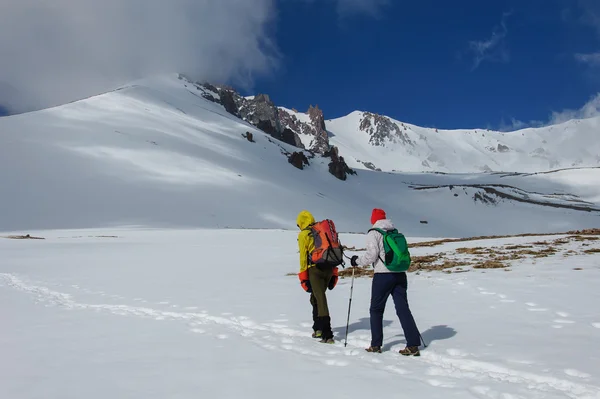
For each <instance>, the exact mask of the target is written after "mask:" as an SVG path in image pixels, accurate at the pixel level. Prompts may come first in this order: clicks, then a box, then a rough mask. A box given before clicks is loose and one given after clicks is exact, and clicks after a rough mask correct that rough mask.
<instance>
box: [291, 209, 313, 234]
mask: <svg viewBox="0 0 600 399" xmlns="http://www.w3.org/2000/svg"><path fill="white" fill-rule="evenodd" d="M314 223H315V218H314V217H313V215H311V213H310V212H309V211H302V212H300V213H299V214H298V217H297V218H296V225H297V226H298V227H299V228H300V230H304V229H305V228H307V227H308V226H310V225H311V224H314Z"/></svg>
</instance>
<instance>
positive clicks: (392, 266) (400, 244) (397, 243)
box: [369, 229, 410, 272]
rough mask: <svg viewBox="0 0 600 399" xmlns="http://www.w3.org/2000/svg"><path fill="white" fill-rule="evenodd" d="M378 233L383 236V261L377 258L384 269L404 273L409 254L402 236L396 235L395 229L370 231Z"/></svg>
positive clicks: (408, 265) (400, 234)
mask: <svg viewBox="0 0 600 399" xmlns="http://www.w3.org/2000/svg"><path fill="white" fill-rule="evenodd" d="M371 230H375V231H378V232H380V233H381V234H382V235H383V249H384V251H385V260H383V259H381V256H380V257H379V260H381V261H382V262H383V264H384V265H385V267H387V268H388V270H390V271H392V272H405V271H407V270H408V268H409V267H410V252H409V251H408V243H407V242H406V238H405V237H404V234H402V233H398V230H397V229H393V230H388V231H385V230H382V229H370V230H369V231H371Z"/></svg>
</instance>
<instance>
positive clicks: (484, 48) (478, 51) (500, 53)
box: [469, 12, 512, 70]
mask: <svg viewBox="0 0 600 399" xmlns="http://www.w3.org/2000/svg"><path fill="white" fill-rule="evenodd" d="M511 14H512V12H508V13H503V14H502V20H501V21H500V25H499V26H496V27H494V29H493V31H492V36H491V37H490V38H489V39H488V40H473V41H470V42H469V50H470V51H471V52H472V53H473V57H474V58H473V67H472V70H475V69H477V68H478V67H479V65H481V63H482V62H484V61H488V62H504V63H506V62H508V61H510V53H509V51H508V48H507V47H506V42H505V39H506V35H507V34H508V29H507V27H506V18H507V17H509V16H510V15H511Z"/></svg>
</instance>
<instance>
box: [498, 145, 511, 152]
mask: <svg viewBox="0 0 600 399" xmlns="http://www.w3.org/2000/svg"><path fill="white" fill-rule="evenodd" d="M508 151H510V148H508V147H507V146H505V145H503V144H498V152H508Z"/></svg>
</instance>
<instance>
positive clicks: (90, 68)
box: [0, 0, 600, 130]
mask: <svg viewBox="0 0 600 399" xmlns="http://www.w3.org/2000/svg"><path fill="white" fill-rule="evenodd" d="M106 1H110V2H111V6H110V7H109V6H99V5H98V4H100V3H98V2H96V1H94V0H80V1H78V2H77V3H76V4H75V3H73V2H68V1H65V2H60V4H59V3H56V4H55V5H54V6H53V7H52V8H49V9H48V10H46V11H47V12H42V11H43V10H42V9H41V8H40V7H42V6H41V5H40V4H38V3H37V2H36V6H35V7H32V6H31V5H30V4H28V2H27V1H25V0H23V1H19V2H14V3H11V6H10V7H9V8H7V12H4V13H0V54H9V55H11V57H4V58H1V57H0V58H1V59H2V61H5V63H3V64H1V65H0V66H1V67H0V114H2V113H3V112H4V113H5V112H6V111H3V110H2V105H4V106H5V108H6V107H7V106H9V105H10V106H11V107H12V108H13V109H17V110H19V109H21V110H27V109H35V107H38V108H41V107H47V106H51V105H57V104H62V103H65V102H68V101H73V100H76V99H79V98H85V97H87V96H90V95H94V94H98V93H101V92H104V91H107V90H111V89H112V88H114V87H117V86H119V85H121V84H125V83H128V82H130V81H131V80H133V79H137V78H139V77H143V76H145V75H146V74H152V73H159V71H163V70H165V69H166V70H168V72H184V73H192V74H195V75H196V77H197V78H198V79H201V80H202V79H206V80H209V81H213V82H218V81H220V80H219V79H221V80H225V81H230V83H232V84H234V85H235V83H234V82H235V77H236V76H242V77H243V78H242V79H241V81H242V82H245V83H248V81H247V80H246V79H244V78H245V77H246V76H248V75H251V76H254V77H255V79H254V81H253V82H250V83H252V85H251V86H250V87H251V90H250V91H245V94H256V93H259V92H262V93H268V94H269V95H270V96H271V98H272V99H273V100H274V101H275V102H276V103H277V104H278V105H283V106H286V107H289V108H296V109H298V110H302V111H304V110H306V109H307V108H308V106H309V105H311V104H312V105H314V104H318V105H319V106H320V107H321V108H322V109H323V110H324V112H325V117H326V118H336V117H340V116H344V115H346V114H348V113H350V112H352V111H354V110H357V109H358V110H365V111H371V112H376V113H380V114H385V115H388V116H391V117H393V118H395V119H399V120H402V121H405V122H409V123H414V124H417V125H422V126H430V127H439V128H486V127H490V128H502V129H503V130H509V129H511V128H520V127H524V126H530V125H533V126H537V125H543V124H548V123H551V122H556V121H563V120H565V119H569V118H573V117H585V116H592V115H597V114H598V115H600V94H599V93H600V0H493V1H492V0H488V1H482V0H455V1H447V0H419V1H414V0H413V1H411V0H244V1H242V2H240V1H239V0H219V1H218V2H216V1H215V2H190V1H185V2H164V1H162V0H147V1H146V2H145V3H144V4H145V7H146V8H145V9H144V11H145V13H144V17H145V18H137V19H131V18H128V17H127V15H133V14H137V13H138V12H139V10H138V8H137V6H136V3H135V2H123V1H120V0H105V2H106ZM30 2H31V1H30ZM102 4H104V3H102ZM107 4H108V3H107ZM82 15H85V16H87V17H89V20H86V23H84V24H82V23H81V16H82ZM107 27H110V29H107ZM32 31H36V32H41V33H40V34H38V35H31V32H32ZM74 32H76V33H75V34H74ZM140 32H143V34H142V35H140V34H139V33H140ZM82 43H84V44H85V45H82ZM261 43H272V44H273V46H269V47H268V49H266V50H265V49H264V48H261V46H260V44H261ZM273 49H275V51H272V50H273ZM274 55H275V57H273V56H274ZM7 60H8V61H7ZM272 61H275V62H274V63H273V62H272ZM273 64H275V68H272V66H273ZM163 72H166V71H163ZM200 76H203V77H202V78H201V77H200ZM232 79H233V80H232ZM239 80H240V79H238V81H239ZM240 87H244V86H242V85H240ZM245 87H247V86H245Z"/></svg>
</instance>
